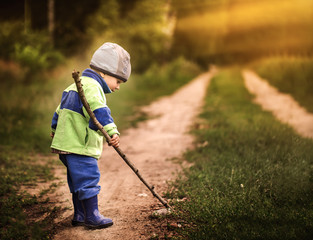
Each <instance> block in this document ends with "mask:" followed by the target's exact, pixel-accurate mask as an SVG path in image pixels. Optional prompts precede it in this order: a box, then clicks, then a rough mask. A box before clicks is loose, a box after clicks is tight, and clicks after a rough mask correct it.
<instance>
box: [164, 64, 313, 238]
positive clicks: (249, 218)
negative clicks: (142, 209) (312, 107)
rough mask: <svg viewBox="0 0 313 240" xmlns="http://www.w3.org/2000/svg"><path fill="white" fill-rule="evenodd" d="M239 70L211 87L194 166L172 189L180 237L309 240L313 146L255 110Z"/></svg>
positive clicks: (312, 227) (311, 230)
mask: <svg viewBox="0 0 313 240" xmlns="http://www.w3.org/2000/svg"><path fill="white" fill-rule="evenodd" d="M251 100H252V96H251V95H250V94H249V93H248V92H247V91H246V89H245V88H244V85H243V80H242V77H241V75H240V72H239V71H237V70H234V69H233V70H225V71H222V72H221V73H220V74H218V75H217V76H216V77H214V79H213V80H212V82H211V85H210V87H209V90H208V94H207V98H206V105H205V107H204V111H203V113H202V114H201V118H202V119H203V121H204V122H203V123H202V124H201V125H199V126H200V127H199V128H198V129H195V130H194V132H195V134H196V136H197V137H198V142H199V147H197V148H196V149H195V150H193V151H190V152H188V153H187V154H186V159H188V161H190V162H192V163H194V165H193V166H192V167H191V168H188V169H185V171H184V175H183V176H181V178H179V179H178V180H177V181H176V182H174V183H173V185H174V186H175V188H174V189H175V190H173V191H170V192H168V197H171V198H173V199H177V198H178V199H181V198H186V199H187V200H186V201H177V202H175V201H174V202H175V203H174V205H175V209H176V211H175V214H176V216H175V217H176V218H177V219H179V220H180V221H182V222H183V225H182V228H179V229H178V230H177V234H178V235H177V239H197V240H200V239H311V238H312V236H313V222H312V219H313V205H312V196H313V181H312V173H313V170H312V166H313V159H312V158H313V142H312V140H309V139H304V138H301V137H299V136H298V135H296V134H295V132H294V131H293V130H292V129H291V128H289V127H288V126H286V125H283V124H281V123H279V122H278V121H277V120H275V119H274V117H273V116H272V115H271V114H270V113H267V112H263V111H262V110H261V108H260V107H259V106H257V105H254V104H253V103H252V102H251Z"/></svg>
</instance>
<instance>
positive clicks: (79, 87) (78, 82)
mask: <svg viewBox="0 0 313 240" xmlns="http://www.w3.org/2000/svg"><path fill="white" fill-rule="evenodd" d="M72 77H73V78H74V81H75V83H76V87H77V91H78V95H79V97H80V100H81V101H82V103H83V105H84V107H85V109H86V111H87V112H88V114H89V116H90V118H91V119H92V121H93V122H94V124H95V125H96V126H97V127H98V129H99V130H100V131H101V133H102V134H103V136H104V137H105V139H106V141H107V142H108V143H109V142H110V141H111V137H110V136H109V134H108V133H107V132H106V131H105V130H104V129H103V126H102V125H101V123H100V122H99V121H98V120H97V118H96V116H95V114H94V113H93V111H92V110H91V109H90V106H89V104H88V102H87V99H86V97H85V94H84V90H83V88H82V83H81V80H80V77H79V72H77V71H75V70H74V71H73V72H72ZM114 149H115V151H116V152H117V153H118V154H119V155H120V156H121V158H122V159H123V160H124V162H125V163H126V164H127V165H128V166H129V167H130V168H131V169H132V170H133V171H134V173H135V174H136V175H137V177H138V178H139V179H140V180H141V181H142V182H143V184H144V185H146V187H147V188H148V189H149V190H150V192H151V193H152V194H153V196H154V197H156V198H157V199H158V200H159V201H160V202H161V203H162V204H163V206H165V207H166V208H171V207H170V205H169V204H168V203H167V202H166V201H165V200H164V199H163V198H162V197H161V196H160V195H159V194H157V193H156V192H155V191H154V186H152V185H151V186H150V185H149V184H148V183H147V182H146V180H145V179H144V178H143V177H142V176H141V174H140V173H139V170H138V169H137V168H136V167H135V166H134V164H133V163H132V162H131V161H130V160H129V159H128V158H127V156H126V155H125V154H124V153H123V151H122V150H121V149H120V148H119V147H114Z"/></svg>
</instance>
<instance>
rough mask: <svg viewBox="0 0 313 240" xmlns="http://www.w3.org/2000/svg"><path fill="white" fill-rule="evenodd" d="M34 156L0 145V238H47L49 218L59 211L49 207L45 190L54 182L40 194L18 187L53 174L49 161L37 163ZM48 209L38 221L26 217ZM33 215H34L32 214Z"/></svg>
mask: <svg viewBox="0 0 313 240" xmlns="http://www.w3.org/2000/svg"><path fill="white" fill-rule="evenodd" d="M37 161H38V160H37V158H35V157H33V156H31V155H29V154H25V152H20V151H16V149H15V148H13V147H4V146H1V153H0V216H1V218H0V238H1V239H49V236H50V234H51V231H52V227H53V225H52V224H53V219H54V218H55V217H56V216H57V214H58V212H59V211H60V209H59V208H56V207H51V206H50V205H49V204H48V201H49V199H48V198H46V193H48V192H50V191H52V190H53V189H55V187H56V186H55V184H54V185H51V186H50V187H49V188H48V189H46V190H44V191H45V194H41V195H40V196H36V195H31V194H29V193H27V192H26V191H22V190H21V186H36V184H37V182H40V181H44V182H47V181H50V180H52V179H53V178H54V176H53V174H52V172H51V169H52V168H53V162H47V163H46V164H42V165H39V164H38V162H37ZM45 213H48V214H47V215H46V216H45V217H44V219H42V220H40V221H30V219H32V218H34V216H35V215H37V217H39V216H42V215H43V214H45ZM35 219H36V218H35Z"/></svg>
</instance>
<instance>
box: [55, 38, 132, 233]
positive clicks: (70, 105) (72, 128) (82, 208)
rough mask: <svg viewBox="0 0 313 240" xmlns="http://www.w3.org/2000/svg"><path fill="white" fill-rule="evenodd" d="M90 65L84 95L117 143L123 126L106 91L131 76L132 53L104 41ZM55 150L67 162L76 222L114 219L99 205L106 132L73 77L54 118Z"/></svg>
mask: <svg viewBox="0 0 313 240" xmlns="http://www.w3.org/2000/svg"><path fill="white" fill-rule="evenodd" d="M90 68H91V69H86V70H84V71H83V73H82V77H81V82H82V85H83V89H84V93H85V96H86V99H87V101H88V103H89V105H90V108H91V110H92V111H93V112H94V114H95V116H96V118H97V119H98V121H99V122H100V123H101V125H102V126H104V127H103V128H104V130H105V131H106V132H107V133H108V134H109V135H110V136H111V138H112V140H111V142H110V143H109V144H110V145H112V146H114V147H118V146H119V141H120V139H119V132H118V130H117V127H116V125H115V124H114V121H113V118H112V117H111V112H110V109H109V108H108V107H107V105H106V98H105V95H104V94H108V93H111V92H114V91H115V90H119V88H120V84H121V83H123V82H126V81H127V79H128V78H129V76H130V72H131V65H130V56H129V54H128V52H127V51H125V50H124V49H123V48H122V47H121V46H119V45H117V44H114V43H104V44H103V45H102V46H101V47H100V48H99V49H97V50H96V51H95V53H94V55H93V57H92V59H91V63H90ZM51 128H52V133H51V137H52V138H53V139H52V144H51V149H52V152H53V153H58V154H59V158H60V160H61V161H62V162H63V164H64V165H65V166H66V168H67V181H68V185H69V188H70V191H71V193H72V200H73V206H74V217H73V220H72V225H73V226H78V225H85V226H87V227H88V228H91V229H98V228H105V227H109V226H111V225H113V221H112V220H111V219H110V218H105V217H103V216H102V215H101V214H100V213H99V210H98V197H97V195H98V194H99V192H100V186H99V185H98V182H99V180H100V172H99V168H98V163H97V160H98V159H99V158H100V155H101V152H102V145H103V136H102V134H101V132H100V131H99V130H98V129H97V127H96V126H95V125H94V123H93V122H92V120H91V119H90V117H89V115H88V113H87V111H86V109H85V108H84V107H83V105H82V102H81V101H80V98H79V95H78V93H77V89H76V85H75V83H73V84H72V85H70V86H69V87H68V88H66V89H65V90H64V92H63V95H62V99H61V103H60V105H59V106H58V107H57V110H56V112H55V113H54V115H53V118H52V124H51Z"/></svg>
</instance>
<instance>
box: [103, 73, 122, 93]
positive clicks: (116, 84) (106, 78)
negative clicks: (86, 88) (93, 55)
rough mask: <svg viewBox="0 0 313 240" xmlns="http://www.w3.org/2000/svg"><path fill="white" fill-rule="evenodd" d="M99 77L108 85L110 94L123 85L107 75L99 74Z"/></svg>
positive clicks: (120, 81)
mask: <svg viewBox="0 0 313 240" xmlns="http://www.w3.org/2000/svg"><path fill="white" fill-rule="evenodd" d="M101 77H102V78H103V79H104V81H105V82H106V84H107V85H108V87H109V88H110V89H111V91H112V92H115V90H119V89H120V85H121V83H123V81H122V80H120V79H118V78H115V77H112V76H110V75H107V74H103V73H101Z"/></svg>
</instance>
